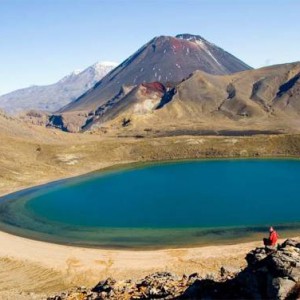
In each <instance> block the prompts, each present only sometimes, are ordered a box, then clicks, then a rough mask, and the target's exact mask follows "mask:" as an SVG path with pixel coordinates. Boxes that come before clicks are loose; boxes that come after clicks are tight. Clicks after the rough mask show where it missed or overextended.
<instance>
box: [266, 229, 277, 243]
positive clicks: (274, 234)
mask: <svg viewBox="0 0 300 300" xmlns="http://www.w3.org/2000/svg"><path fill="white" fill-rule="evenodd" d="M269 232H270V235H269V238H264V239H263V241H264V245H265V246H276V244H277V241H278V234H277V232H276V231H275V230H274V228H273V227H272V226H271V227H270V229H269Z"/></svg>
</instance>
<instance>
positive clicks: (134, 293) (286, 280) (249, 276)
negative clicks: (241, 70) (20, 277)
mask: <svg viewBox="0 0 300 300" xmlns="http://www.w3.org/2000/svg"><path fill="white" fill-rule="evenodd" d="M246 261H247V263H248V265H247V267H246V268H244V269H243V270H236V269H233V268H230V267H222V268H221V270H220V274H219V275H218V276H209V275H208V276H207V277H206V278H201V277H200V276H199V275H198V274H197V273H194V274H191V275H189V276H187V275H183V276H177V275H175V274H171V273H169V272H160V273H155V274H152V275H149V276H146V277H145V278H142V279H140V280H137V281H133V280H124V281H116V280H114V279H112V278H108V279H106V280H103V281H100V282H99V283H98V284H97V285H96V286H95V287H94V288H92V289H87V288H85V287H81V288H77V289H75V290H73V291H68V292H63V293H61V294H60V295H56V296H52V297H49V298H48V300H62V299H74V300H75V299H87V300H95V299H99V300H100V299H178V300H179V299H296V298H299V296H300V285H299V283H300V243H299V242H298V241H295V240H289V239H288V240H286V241H285V242H284V243H283V244H282V245H279V246H278V248H277V249H272V248H256V249H254V250H252V251H251V252H249V253H248V254H247V256H246Z"/></svg>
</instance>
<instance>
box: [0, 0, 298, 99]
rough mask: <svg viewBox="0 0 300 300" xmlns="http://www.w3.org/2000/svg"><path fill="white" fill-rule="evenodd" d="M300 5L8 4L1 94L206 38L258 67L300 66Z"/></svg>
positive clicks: (287, 1)
mask: <svg viewBox="0 0 300 300" xmlns="http://www.w3.org/2000/svg"><path fill="white" fill-rule="evenodd" d="M299 12H300V1H298V0H293V1H292V0H272V1H271V0H260V1H259V0H251V1H250V0H210V1H208V0H207V1H205V0H203V1H201V0H160V1H159V0H0V68H1V69H0V70H1V72H0V94H3V93H6V92H9V91H11V90H14V89H18V88H22V87H26V86H29V85H33V84H49V83H53V82H55V81H57V80H59V79H60V78H61V77H63V76H65V75H66V74H68V73H70V72H71V71H72V70H75V69H83V68H85V67H87V66H89V65H91V64H93V63H95V62H96V61H101V60H105V61H107V60H109V61H116V62H122V61H123V60H124V59H126V58H127V57H128V56H129V55H131V54H132V53H133V52H134V51H136V50H137V49H138V48H139V47H140V46H142V45H143V44H145V43H146V42H147V41H149V40H150V39H151V38H153V37H154V36H158V35H176V34H178V33H193V34H199V35H201V36H203V37H204V38H206V39H207V40H209V41H211V42H213V43H215V44H217V45H218V46H220V47H222V48H223V49H225V50H227V51H228V52H230V53H232V54H234V55H235V56H237V57H238V58H240V59H242V60H243V61H245V62H246V63H248V64H249V65H251V66H253V67H261V66H265V65H270V64H277V63H284V62H291V61H297V60H300V52H299V49H300V22H299Z"/></svg>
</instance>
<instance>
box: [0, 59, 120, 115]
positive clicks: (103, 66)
mask: <svg viewBox="0 0 300 300" xmlns="http://www.w3.org/2000/svg"><path fill="white" fill-rule="evenodd" d="M116 66H117V63H113V62H97V63H95V64H93V65H91V66H89V67H87V68H85V69H84V70H75V71H73V72H71V73H69V74H68V75H66V76H64V77H63V78H61V79H60V80H59V81H57V82H55V83H53V84H49V85H44V86H39V85H34V86H30V87H27V88H23V89H18V90H16V91H12V92H10V93H7V94H4V95H1V96H0V108H2V109H3V110H5V111H6V113H10V114H16V113H19V112H23V111H27V110H32V109H33V110H42V111H48V112H54V111H56V110H58V109H59V108H61V107H62V106H64V105H66V104H68V103H69V102H71V101H73V100H74V99H76V98H77V97H78V96H80V95H81V94H83V93H84V92H85V91H86V90H88V89H89V88H91V87H92V86H93V85H94V84H95V83H96V82H98V81H99V80H100V79H101V78H102V77H103V76H105V75H106V74H107V73H109V72H110V71H111V70H112V69H113V68H114V67H116Z"/></svg>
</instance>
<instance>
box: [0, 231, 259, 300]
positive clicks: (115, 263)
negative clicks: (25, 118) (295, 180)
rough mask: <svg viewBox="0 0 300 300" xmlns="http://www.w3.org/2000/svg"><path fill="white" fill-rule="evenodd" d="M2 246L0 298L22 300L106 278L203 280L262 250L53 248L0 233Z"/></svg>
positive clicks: (226, 247)
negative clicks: (161, 274) (156, 275)
mask: <svg viewBox="0 0 300 300" xmlns="http://www.w3.org/2000/svg"><path fill="white" fill-rule="evenodd" d="M0 244H1V247H0V298H1V295H2V298H1V299H5V296H4V295H5V294H6V293H8V292H14V293H17V294H18V293H20V291H23V294H21V296H22V297H23V296H24V295H27V296H28V297H33V296H32V295H31V296H30V294H28V293H29V292H36V293H40V292H42V291H43V292H44V293H53V292H55V291H59V290H62V289H66V288H70V287H72V286H74V285H81V286H82V285H84V286H90V285H94V284H96V283H97V282H98V281H100V280H102V279H105V278H106V277H108V276H112V277H114V278H116V279H121V278H122V279H128V278H139V277H141V276H144V275H147V274H149V273H151V272H155V271H171V272H175V273H177V274H179V275H181V274H183V273H187V274H188V273H194V272H198V273H199V274H201V275H203V276H205V275H207V274H211V273H217V272H219V270H220V267H221V266H222V265H223V266H224V265H225V266H232V267H243V266H245V259H244V258H245V255H246V253H247V252H248V251H250V250H251V249H253V248H255V247H257V246H261V242H259V241H258V242H250V243H243V244H236V245H224V246H206V247H198V248H180V249H169V250H149V251H134V250H106V249H105V250H104V249H91V248H81V247H74V246H64V245H58V244H51V243H46V242H40V241H35V240H30V239H26V238H22V237H18V236H14V235H11V234H7V233H4V232H0ZM21 296H20V297H21ZM24 297H25V296H24ZM7 299H8V298H7ZM20 299H23V298H20Z"/></svg>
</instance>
